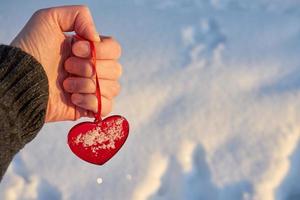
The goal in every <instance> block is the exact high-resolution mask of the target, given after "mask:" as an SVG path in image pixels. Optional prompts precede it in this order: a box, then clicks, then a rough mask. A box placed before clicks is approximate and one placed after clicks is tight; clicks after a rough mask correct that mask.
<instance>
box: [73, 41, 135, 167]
mask: <svg viewBox="0 0 300 200" xmlns="http://www.w3.org/2000/svg"><path fill="white" fill-rule="evenodd" d="M75 38H76V39H79V40H83V38H81V37H80V36H78V35H75ZM89 43H90V47H91V53H92V64H93V67H94V70H95V71H96V69H95V66H96V50H95V46H94V43H93V42H91V41H89ZM95 76H96V77H95V78H96V97H97V99H98V112H97V113H95V120H94V122H82V123H79V124H77V125H75V126H74V127H73V128H72V129H71V130H70V131H69V134H68V145H69V147H70V149H71V150H72V152H73V153H74V154H75V155H77V156H78V157H79V158H81V159H82V160H85V161H87V162H89V163H93V164H96V165H103V164H104V163H106V162H107V161H108V160H109V159H111V158H112V157H113V156H114V155H115V154H116V153H117V152H118V151H119V150H120V148H121V147H122V146H123V144H124V143H125V141H126V139H127V137H128V133H129V123H128V121H127V120H126V119H125V118H124V117H122V116H120V115H113V116H110V117H107V118H105V119H101V93H100V86H99V81H98V75H97V73H96V75H95Z"/></svg>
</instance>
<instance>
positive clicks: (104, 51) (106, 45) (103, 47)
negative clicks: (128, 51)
mask: <svg viewBox="0 0 300 200" xmlns="http://www.w3.org/2000/svg"><path fill="white" fill-rule="evenodd" d="M95 48H96V55H97V59H104V60H117V59H119V58H120V56H121V51H122V50H121V46H120V44H119V43H118V42H117V41H116V40H114V39H113V38H112V37H101V42H96V43H95ZM72 53H73V54H74V55H75V56H78V57H81V58H90V57H91V49H90V44H89V42H88V41H84V40H78V41H76V42H74V44H73V46H72Z"/></svg>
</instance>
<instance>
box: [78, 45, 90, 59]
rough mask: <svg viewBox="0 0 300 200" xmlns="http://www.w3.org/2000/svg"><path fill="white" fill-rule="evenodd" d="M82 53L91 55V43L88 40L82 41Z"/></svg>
mask: <svg viewBox="0 0 300 200" xmlns="http://www.w3.org/2000/svg"><path fill="white" fill-rule="evenodd" d="M80 55H81V56H82V57H88V56H89V55H90V44H89V42H87V41H82V42H81V45H80Z"/></svg>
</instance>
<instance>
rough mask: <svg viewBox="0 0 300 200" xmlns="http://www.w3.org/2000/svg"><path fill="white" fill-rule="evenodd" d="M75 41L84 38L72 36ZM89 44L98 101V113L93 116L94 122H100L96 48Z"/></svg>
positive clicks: (99, 92) (100, 106) (90, 42)
mask: <svg viewBox="0 0 300 200" xmlns="http://www.w3.org/2000/svg"><path fill="white" fill-rule="evenodd" d="M74 37H75V38H76V39H78V40H85V39H84V38H82V37H81V36H79V35H75V36H74ZM88 42H89V44H90V49H91V57H92V67H93V70H94V73H95V74H96V76H95V77H96V97H97V101H98V111H97V112H96V113H95V114H94V116H95V122H100V121H101V120H102V119H101V108H102V105H101V91H100V84H99V80H98V74H97V69H96V61H97V55H96V47H95V44H94V42H92V41H88Z"/></svg>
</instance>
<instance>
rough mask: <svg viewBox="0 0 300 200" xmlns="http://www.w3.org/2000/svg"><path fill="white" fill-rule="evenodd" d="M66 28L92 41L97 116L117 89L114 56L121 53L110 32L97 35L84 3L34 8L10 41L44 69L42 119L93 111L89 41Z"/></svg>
mask: <svg viewBox="0 0 300 200" xmlns="http://www.w3.org/2000/svg"><path fill="white" fill-rule="evenodd" d="M71 31H75V32H76V34H78V35H80V36H81V37H82V38H85V39H87V40H90V41H93V42H94V43H95V47H96V54H97V62H96V71H97V74H98V78H99V82H100V90H101V101H102V110H101V114H102V116H105V115H107V114H108V113H109V112H110V111H111V109H112V101H113V98H114V97H115V96H116V95H117V94H118V93H119V91H120V84H119V83H118V81H117V80H118V78H119V77H120V76H121V71H122V69H121V65H120V64H119V63H118V61H117V59H118V58H119V57H120V54H121V48H120V45H119V44H118V43H117V42H116V41H115V40H114V39H112V38H110V37H101V41H100V37H99V34H98V33H97V31H96V28H95V25H94V22H93V19H92V16H91V14H90V12H89V9H88V8H87V7H85V6H63V7H55V8H47V9H42V10H39V11H37V12H36V13H35V14H34V15H33V16H32V17H31V19H30V20H29V21H28V23H27V24H26V25H25V27H24V28H23V29H22V31H21V32H20V33H19V34H18V36H17V37H16V38H15V39H14V40H13V41H12V43H11V45H12V46H16V47H19V48H21V49H22V50H23V51H25V52H27V53H29V54H31V55H32V56H33V57H35V58H36V59H37V60H38V61H39V62H40V63H41V64H42V66H43V68H44V70H45V72H46V74H47V77H48V82H49V100H48V106H47V113H46V120H45V121H46V122H50V121H63V120H76V119H78V118H80V117H93V116H94V115H93V112H94V113H95V112H97V98H96V96H95V94H94V93H95V91H96V86H95V80H94V79H95V78H94V77H95V76H94V75H95V74H94V73H95V72H94V70H93V68H92V65H91V56H90V54H91V52H90V48H89V43H88V41H77V40H73V39H72V37H71V36H68V35H66V34H65V32H71ZM72 41H73V42H72ZM75 105H77V106H75Z"/></svg>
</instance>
